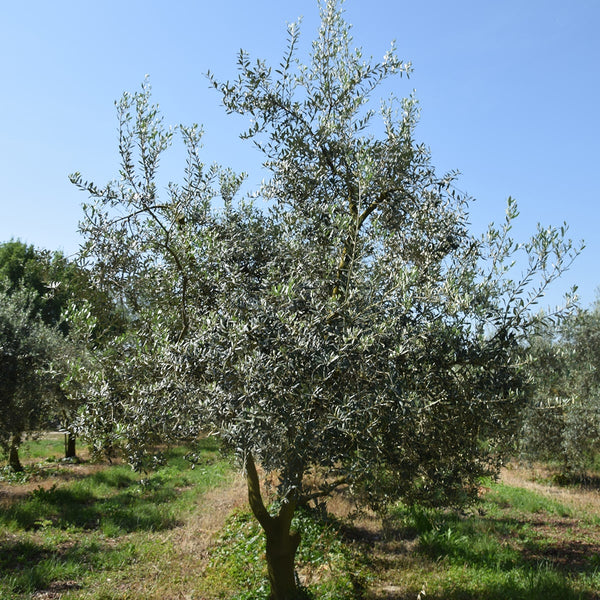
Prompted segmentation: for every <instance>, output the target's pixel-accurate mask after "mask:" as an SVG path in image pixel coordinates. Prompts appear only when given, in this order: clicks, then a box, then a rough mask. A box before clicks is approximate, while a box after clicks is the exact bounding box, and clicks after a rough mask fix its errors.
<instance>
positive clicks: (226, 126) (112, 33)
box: [0, 0, 600, 305]
mask: <svg viewBox="0 0 600 600" xmlns="http://www.w3.org/2000/svg"><path fill="white" fill-rule="evenodd" d="M345 7H346V15H347V19H348V21H349V22H350V23H352V24H353V26H354V28H353V34H354V41H355V45H356V46H361V47H362V48H363V50H364V53H365V54H366V55H372V56H373V57H375V58H381V57H382V56H383V54H384V52H385V51H386V50H387V49H388V47H389V42H390V41H391V40H396V43H397V48H398V53H399V55H400V57H401V58H403V59H404V60H410V61H412V63H413V66H414V69H415V71H414V74H413V76H412V77H411V79H410V80H409V81H407V80H405V79H397V80H396V81H395V86H394V90H393V91H394V92H395V93H396V95H398V96H406V95H408V94H410V93H411V91H412V90H413V89H415V90H416V96H417V98H418V99H419V101H420V105H421V123H420V125H419V127H418V137H419V139H420V141H423V142H425V143H426V144H427V145H429V146H430V148H431V151H432V155H433V162H434V164H436V166H437V167H438V168H439V169H440V171H446V170H449V169H455V168H456V169H459V170H460V171H461V173H462V175H461V178H460V180H459V182H458V184H457V187H459V188H460V189H461V190H464V191H466V192H468V193H469V194H471V195H472V196H474V197H475V198H476V199H477V202H476V203H475V204H474V205H473V207H472V215H473V216H472V222H473V226H474V227H475V228H476V229H477V230H483V229H484V227H485V224H486V223H487V222H488V221H490V220H495V221H501V220H502V218H503V215H504V208H505V202H506V198H507V196H509V195H511V196H513V197H515V198H516V199H517V200H518V202H519V206H520V209H521V218H520V220H519V226H518V227H517V229H516V231H515V233H516V235H517V236H518V237H523V238H524V237H526V236H527V234H528V233H532V232H533V230H534V229H535V227H536V224H537V223H538V222H542V223H544V224H556V225H560V224H562V222H563V221H567V222H568V224H569V226H570V235H571V236H572V237H573V238H574V239H575V240H580V239H584V240H585V242H586V245H587V247H586V250H585V251H584V253H583V255H582V256H581V257H580V258H579V260H578V261H577V263H576V265H575V266H574V267H573V268H572V270H571V272H570V273H569V274H568V275H567V276H566V277H565V278H564V280H563V281H562V282H561V283H560V284H559V285H558V286H555V288H554V290H553V291H552V293H551V294H550V295H549V297H548V302H549V303H556V302H559V301H560V297H561V295H562V293H564V292H565V291H566V290H567V289H568V288H569V287H570V286H571V285H572V284H577V285H579V290H580V297H581V301H582V304H584V305H588V304H590V303H591V302H592V301H593V299H594V297H595V290H596V289H597V288H598V286H600V268H599V263H600V236H599V235H598V226H599V225H600V203H599V200H600V197H599V187H600V186H599V183H598V176H599V168H598V167H599V162H600V161H599V159H600V109H599V106H600V66H599V61H600V36H599V35H598V29H599V27H600V2H599V1H598V0H571V1H570V2H564V0H561V1H557V0H503V1H502V2H498V1H491V0H490V1H485V0H484V1H482V0H456V1H454V2H448V0H412V1H411V2H409V1H404V0H347V2H346V4H345ZM300 15H302V16H303V23H302V32H303V41H304V43H305V44H306V45H308V44H309V43H310V40H311V39H312V38H313V37H314V34H315V32H316V28H317V24H318V10H317V3H316V0H296V1H293V2H292V1H290V2H284V1H282V0H254V1H253V2H248V1H245V2H241V1H238V0H220V1H219V2H208V1H202V0H196V1H192V0H170V1H169V2H167V1H161V2H159V1H153V0H144V1H139V0H118V1H117V0H102V1H98V2H92V1H89V2H88V1H85V0H70V1H67V0H55V1H54V2H48V1H46V0H44V1H42V0H30V1H29V2H9V1H8V0H6V1H4V2H1V3H0V82H1V86H2V93H1V94H0V136H1V137H0V241H7V240H9V239H11V238H19V239H21V240H23V241H25V242H27V243H31V244H35V245H36V246H39V247H43V248H49V249H61V250H63V251H64V252H66V253H67V254H72V253H74V252H76V250H77V248H78V245H79V241H80V239H79V236H78V234H77V223H78V220H79V218H80V216H81V209H80V206H81V203H82V202H83V201H84V200H85V196H84V194H83V193H82V192H79V191H78V190H76V189H75V188H74V187H73V186H72V185H71V184H70V183H69V181H68V174H69V173H72V172H74V171H81V172H82V174H83V176H84V178H86V179H91V180H94V181H95V182H97V183H99V184H102V183H105V182H106V181H107V180H108V179H111V178H113V177H115V176H116V175H117V168H118V155H117V122H116V118H115V109H114V104H113V102H114V100H116V99H117V98H118V97H119V96H120V95H121V94H122V92H123V91H125V90H136V89H138V88H139V85H140V84H141V82H142V80H143V78H144V76H145V75H146V74H149V75H150V81H151V84H152V87H153V92H154V99H155V101H156V102H158V103H159V104H160V106H161V109H162V110H163V112H164V114H165V119H166V121H167V122H168V123H172V124H177V123H181V122H183V123H191V122H198V123H201V124H203V125H204V128H205V130H206V136H205V155H204V156H205V160H206V162H207V163H210V162H214V161H216V162H220V163H223V164H225V165H228V166H231V167H233V168H234V169H237V170H249V169H254V168H255V166H256V165H257V160H258V157H257V156H256V154H255V153H254V152H253V150H252V148H251V147H250V146H249V145H248V144H247V143H246V144H244V143H243V142H241V141H239V140H238V138H237V134H238V133H239V132H240V131H241V130H242V128H243V125H244V123H243V122H242V121H240V120H239V119H238V118H231V117H228V116H226V115H225V113H224V111H223V109H222V108H221V106H220V101H219V97H218V96H217V94H216V93H215V92H214V90H211V89H210V88H209V86H208V83H207V80H206V77H205V73H206V72H207V71H208V70H209V69H210V70H211V71H212V72H213V73H215V74H216V75H217V77H219V78H220V79H222V80H224V79H228V78H232V77H233V76H235V61H236V57H237V52H238V50H239V49H240V48H244V49H245V50H247V51H249V52H250V53H251V55H252V56H253V57H255V58H265V59H267V60H268V61H271V62H272V63H273V64H277V61H278V59H279V58H280V56H281V52H282V51H283V49H284V47H285V38H286V27H285V24H286V22H289V21H294V20H296V18H297V17H298V16H300ZM388 91H389V90H386V94H387V92H388ZM175 162H176V157H174V158H173V164H170V163H168V164H167V166H168V167H169V168H175V164H174V163H175Z"/></svg>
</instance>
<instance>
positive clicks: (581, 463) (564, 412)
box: [521, 302, 600, 478]
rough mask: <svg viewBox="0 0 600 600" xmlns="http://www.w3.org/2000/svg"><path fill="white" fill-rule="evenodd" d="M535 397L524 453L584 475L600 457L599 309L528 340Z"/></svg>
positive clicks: (525, 428)
mask: <svg viewBox="0 0 600 600" xmlns="http://www.w3.org/2000/svg"><path fill="white" fill-rule="evenodd" d="M529 351H530V353H531V356H532V362H531V367H532V368H531V375H532V385H533V389H534V397H533V401H532V403H531V405H530V406H529V408H528V409H527V411H526V419H525V422H524V426H523V436H522V440H521V442H522V452H523V454H524V456H526V457H528V458H530V459H537V460H544V461H550V462H551V463H554V464H558V466H559V468H560V475H561V476H563V477H566V478H570V477H577V478H580V477H581V476H583V475H585V472H586V469H588V468H589V467H591V466H593V464H594V461H595V459H596V457H597V456H598V453H599V452H600V304H599V303H598V302H596V303H595V305H594V306H593V307H592V308H591V309H586V310H580V311H579V312H578V313H577V314H575V315H572V316H571V317H569V318H567V319H565V320H564V321H563V322H562V323H561V324H560V325H559V326H557V327H554V328H551V329H549V330H546V331H543V332H539V333H537V334H535V335H532V336H531V338H530V347H529Z"/></svg>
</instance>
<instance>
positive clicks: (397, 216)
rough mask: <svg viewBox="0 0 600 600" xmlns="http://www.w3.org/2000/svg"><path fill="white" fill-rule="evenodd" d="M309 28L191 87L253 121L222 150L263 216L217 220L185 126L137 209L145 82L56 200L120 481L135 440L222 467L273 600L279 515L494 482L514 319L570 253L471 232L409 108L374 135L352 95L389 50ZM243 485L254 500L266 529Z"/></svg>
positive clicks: (154, 125) (212, 186) (209, 183)
mask: <svg viewBox="0 0 600 600" xmlns="http://www.w3.org/2000/svg"><path fill="white" fill-rule="evenodd" d="M320 6H321V17H322V21H321V27H320V30H319V34H318V37H317V39H316V40H315V42H314V43H313V46H312V52H311V55H310V61H309V62H308V64H306V65H303V64H302V63H300V62H299V61H298V60H297V58H296V56H297V49H296V48H297V45H298V41H299V33H298V31H299V30H298V26H297V24H294V25H291V26H290V28H289V45H288V49H287V53H286V54H285V56H284V58H283V61H282V63H281V64H280V65H278V67H277V68H276V69H271V68H270V67H268V66H267V65H266V64H265V63H263V62H262V61H257V62H256V63H252V62H251V61H250V58H249V57H248V56H247V55H246V54H245V53H244V52H241V53H240V58H239V61H238V68H239V77H238V78H237V79H236V80H235V81H233V82H226V83H219V82H218V81H216V80H215V79H212V81H213V84H214V86H215V87H216V88H217V90H218V91H219V92H220V93H221V95H222V98H223V102H224V105H225V107H226V109H227V110H228V111H230V112H238V113H241V114H244V115H248V116H250V117H251V119H252V124H251V127H250V129H249V130H248V131H247V132H246V133H245V134H244V136H243V137H246V138H252V139H253V140H254V141H255V143H256V145H257V147H258V148H259V150H260V151H262V152H263V154H264V157H265V161H264V165H265V167H266V168H267V169H268V170H269V171H270V173H271V178H270V180H269V181H268V182H267V183H266V184H265V185H264V186H262V187H261V189H260V191H259V193H258V196H259V198H260V199H261V200H264V201H265V202H267V203H268V209H264V210H261V209H260V208H259V207H258V205H255V204H253V203H252V202H251V201H234V198H235V193H236V191H237V189H238V188H239V185H240V183H241V178H240V177H236V176H235V175H234V174H232V173H230V172H228V171H225V170H222V169H218V168H216V167H213V168H211V169H206V168H204V166H203V165H202V163H201V161H200V159H199V153H198V146H199V129H198V128H196V127H191V128H185V127H182V128H180V132H181V134H182V136H183V139H184V142H185V144H186V147H187V151H188V160H187V166H186V170H185V175H184V183H183V184H182V185H181V186H177V185H175V184H170V185H169V187H168V190H167V193H166V195H165V197H161V198H159V193H158V188H157V184H156V170H157V167H158V162H159V158H160V155H161V153H162V152H163V151H165V150H166V149H167V147H168V146H169V145H170V144H171V142H172V139H173V137H172V136H173V132H172V130H170V129H166V128H165V127H164V126H163V124H162V119H161V117H160V115H159V113H158V111H157V109H156V107H154V106H153V105H152V104H151V103H150V89H149V86H148V84H147V83H146V84H144V86H143V88H142V90H141V91H140V92H138V93H135V94H125V95H124V96H123V98H122V99H121V101H120V102H119V103H118V104H117V108H118V115H119V121H120V139H119V148H120V153H121V158H122V166H121V171H120V175H121V178H120V180H119V181H116V182H112V183H109V184H108V185H107V186H105V187H98V186H96V185H94V184H91V183H86V182H84V181H83V180H82V178H81V176H80V175H79V174H75V175H73V177H72V179H73V181H74V182H75V183H76V184H78V185H79V186H80V187H81V188H83V189H84V190H86V191H87V192H88V193H89V195H90V197H91V201H90V203H89V204H87V205H86V206H85V207H84V208H85V220H84V222H83V224H82V229H83V230H84V232H85V233H86V234H87V247H86V252H87V254H88V255H89V256H92V257H94V264H95V265H96V271H95V273H96V277H97V279H98V281H99V282H101V283H102V284H103V285H105V284H110V285H111V286H113V289H115V294H119V296H120V297H122V298H124V302H125V304H126V306H127V307H128V309H129V310H130V311H131V316H132V322H133V323H135V328H134V329H132V331H131V333H130V336H131V337H129V339H128V340H127V344H126V345H125V346H123V352H121V353H120V355H119V356H120V357H121V359H122V357H123V356H125V355H127V362H128V363H129V367H128V369H129V370H130V373H134V374H135V376H134V377H132V378H130V379H128V381H129V382H130V384H129V386H128V390H127V394H124V395H122V396H120V397H119V399H118V402H117V403H118V406H119V410H118V411H115V410H114V402H113V401H114V399H115V395H114V394H113V395H111V394H110V391H109V388H110V385H109V384H108V382H107V381H106V380H103V379H102V378H100V379H99V380H98V381H96V382H95V384H94V394H95V396H96V397H97V398H99V399H100V401H99V403H98V404H97V405H98V406H101V405H102V400H105V401H106V402H105V404H104V405H105V406H112V407H113V410H112V412H111V413H110V415H111V416H110V419H112V418H114V415H115V414H118V419H119V420H120V423H119V424H118V426H117V427H113V428H111V431H115V430H116V431H118V432H119V435H120V436H121V440H122V441H123V442H124V444H126V445H128V447H129V449H130V451H132V455H133V456H134V458H137V459H139V457H140V454H139V452H140V449H141V448H143V443H144V441H145V440H153V439H156V438H155V437H154V436H159V435H160V436H164V437H167V438H168V437H180V436H191V435H193V434H194V433H196V432H199V431H201V430H202V429H204V430H206V429H210V430H211V431H214V432H216V433H218V434H219V436H220V437H221V439H222V440H223V443H224V445H225V446H226V447H228V448H231V449H232V450H233V451H234V452H235V453H236V454H237V456H238V457H239V459H240V461H241V462H242V463H243V465H244V467H245V471H246V475H247V483H248V494H249V502H250V506H251V508H252V511H253V513H254V515H255V516H256V518H257V520H258V521H259V522H260V524H261V526H262V527H263V529H264V531H265V535H266V540H267V552H266V559H267V567H268V576H269V581H270V585H271V596H272V598H275V599H278V600H279V599H287V598H294V597H296V596H297V594H298V589H297V585H296V579H295V575H294V556H295V552H296V549H297V547H298V544H299V542H300V532H296V531H293V530H291V522H292V517H293V515H294V512H295V511H296V509H297V507H299V506H301V505H306V504H308V503H310V502H313V501H316V500H319V499H322V498H326V497H327V496H328V495H329V494H331V493H332V491H333V490H335V489H338V488H340V487H343V488H345V489H346V490H348V491H349V492H350V493H352V494H354V496H355V498H357V500H359V501H362V502H366V503H369V504H371V505H372V506H375V507H382V506H385V505H386V504H388V503H389V502H393V501H395V500H397V499H403V500H404V501H407V502H415V501H418V502H422V503H429V504H442V505H449V504H460V503H463V502H466V501H468V500H469V499H470V498H473V497H474V495H475V493H476V490H477V487H478V483H479V479H480V477H481V476H483V475H489V474H492V475H493V474H495V473H496V472H497V469H498V466H499V464H500V463H501V460H502V456H503V452H504V451H505V449H506V447H507V444H508V443H509V442H511V441H512V439H513V435H514V433H515V432H516V431H517V423H518V414H519V411H520V409H521V407H522V404H523V398H524V385H523V384H524V380H523V376H524V372H523V369H522V364H521V362H520V357H521V356H522V352H521V351H520V350H521V347H520V344H521V342H522V339H523V336H524V335H525V333H526V332H527V331H528V330H529V329H530V328H531V327H533V326H534V324H535V323H536V322H537V321H538V320H539V318H540V317H538V316H536V315H534V314H532V311H531V309H532V307H533V306H534V305H535V302H536V301H537V299H538V298H539V296H540V295H541V294H542V293H543V291H544V289H545V288H546V286H547V285H548V284H549V283H550V282H551V281H552V280H553V279H555V278H556V277H557V276H558V275H559V274H560V273H561V272H562V271H563V270H564V269H565V268H567V266H568V264H569V262H570V260H571V259H572V258H573V256H574V255H575V254H576V251H574V250H573V248H572V245H571V244H570V242H568V241H565V240H564V233H565V231H564V229H563V230H554V229H552V228H549V229H542V228H540V229H539V230H538V232H537V234H536V235H535V236H534V237H533V238H532V239H531V240H530V241H529V242H528V243H525V244H517V243H515V242H514V241H513V240H512V239H511V237H510V229H511V224H512V221H513V219H514V218H515V217H516V216H517V214H518V213H517V209H516V205H515V203H514V201H512V200H509V203H508V209H507V215H506V221H505V223H504V224H503V225H502V226H501V227H499V228H497V227H495V226H493V225H492V226H491V227H490V228H489V230H488V231H487V232H486V234H485V235H483V236H482V237H477V236H474V235H473V234H472V233H470V232H469V230H468V213H467V208H468V198H465V197H463V196H462V195H461V194H459V193H457V192H456V190H455V189H454V187H453V180H454V175H453V174H449V175H444V176H438V175H437V174H436V172H435V169H434V168H433V166H432V165H431V164H430V156H429V153H428V151H427V149H426V147H424V146H423V145H420V144H417V143H416V142H415V140H414V128H415V124H416V117H417V107H416V102H415V100H414V98H412V97H411V98H408V99H405V100H403V101H400V102H396V101H394V100H392V101H390V102H389V103H386V104H384V105H383V108H382V110H381V117H382V120H381V125H380V126H375V125H373V119H374V116H375V112H374V111H373V110H371V109H370V108H369V101H370V100H371V96H372V95H373V93H374V92H375V90H376V89H377V88H378V86H379V85H380V84H381V83H382V82H383V81H384V80H386V79H387V78H388V77H390V76H392V75H408V74H409V73H410V65H409V64H407V63H404V62H402V61H400V60H399V59H398V58H397V57H396V55H395V52H394V49H393V48H392V49H391V50H390V51H389V52H388V53H387V54H386V55H385V56H384V59H383V61H382V62H380V63H376V64H373V63H371V62H369V61H365V60H364V59H363V57H362V55H361V52H360V50H353V49H352V40H351V36H350V31H349V26H348V25H347V24H346V23H345V22H344V19H343V14H342V10H341V5H340V4H339V3H337V2H335V1H333V0H331V1H328V2H323V3H321V5H320ZM376 134H377V135H376ZM219 196H220V197H221V199H222V201H223V204H222V206H223V208H222V209H219V208H218V204H213V203H214V201H215V199H216V198H218V197H219ZM519 252H522V253H523V256H524V259H525V261H524V264H525V270H524V273H523V274H522V277H521V278H517V279H515V278H514V276H513V273H512V272H511V268H510V264H511V261H512V260H513V257H514V256H515V254H516V253H519ZM92 417H93V418H91V419H90V421H91V423H92V425H93V424H96V425H101V424H102V422H103V421H104V418H103V417H102V416H100V418H98V415H93V416H92ZM92 429H93V428H92ZM96 429H100V427H97V428H96ZM94 435H97V432H96V431H94ZM133 450H135V454H134V453H133ZM257 463H260V466H261V467H262V471H263V473H264V475H265V476H267V477H268V478H269V479H270V480H271V481H275V484H274V488H273V494H274V498H273V500H274V502H273V504H272V505H271V507H268V506H267V503H266V502H265V500H264V499H263V497H262V495H261V491H260V487H259V470H258V469H257Z"/></svg>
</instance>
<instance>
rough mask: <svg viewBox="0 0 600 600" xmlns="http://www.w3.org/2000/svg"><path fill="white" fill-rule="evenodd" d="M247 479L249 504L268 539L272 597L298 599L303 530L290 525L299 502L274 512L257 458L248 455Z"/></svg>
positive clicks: (285, 503) (282, 599) (274, 598)
mask: <svg viewBox="0 0 600 600" xmlns="http://www.w3.org/2000/svg"><path fill="white" fill-rule="evenodd" d="M246 482H247V484H248V500H249V503H250V508H251V509H252V512H253V514H254V516H255V517H256V519H257V520H258V522H259V523H260V525H261V526H262V528H263V530H264V532H265V537H266V541H267V552H266V557H267V572H268V577H269V584H270V586H271V594H270V600H298V598H300V592H299V590H298V586H297V585H296V573H295V569H294V561H295V557H296V551H297V550H298V545H299V544H300V533H299V532H297V531H294V530H292V529H291V524H292V518H293V516H294V512H295V510H296V503H295V502H294V501H291V500H288V501H287V502H284V503H283V504H282V505H281V508H280V509H279V513H278V514H277V515H276V516H271V515H270V514H269V512H268V511H267V509H266V508H265V505H264V503H263V500H262V496H261V493H260V483H259V480H258V474H257V472H256V466H255V464H254V459H253V458H252V456H251V455H250V454H248V455H247V457H246Z"/></svg>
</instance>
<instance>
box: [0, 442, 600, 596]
mask: <svg viewBox="0 0 600 600" xmlns="http://www.w3.org/2000/svg"><path fill="white" fill-rule="evenodd" d="M57 443H58V451H57ZM55 452H56V453H57V454H58V456H60V455H61V452H62V440H57V439H50V440H47V441H46V440H39V441H37V442H35V444H33V445H29V446H28V447H27V450H24V452H23V458H24V459H25V461H26V462H27V465H28V466H27V468H28V469H29V472H30V478H29V479H28V480H27V481H20V482H16V481H12V482H11V481H10V480H4V481H3V482H2V483H0V503H1V506H2V510H1V511H0V598H2V599H6V600H25V599H28V600H29V599H32V600H52V599H58V598H61V599H64V600H117V599H118V600H133V599H135V600H139V599H141V600H144V599H146V600H151V599H152V600H156V599H158V598H163V599H165V600H174V599H176V598H189V599H195V600H216V599H219V598H221V599H232V600H265V599H266V598H267V595H268V592H267V585H266V574H265V564H264V552H265V550H264V540H263V536H262V533H261V531H260V529H259V527H258V526H257V524H256V522H255V520H254V519H253V518H252V516H251V515H250V513H249V512H248V510H247V509H246V506H245V490H244V486H243V481H241V480H240V479H239V478H237V477H236V475H235V471H234V469H233V468H232V466H231V465H230V464H229V463H228V461H226V460H224V459H223V458H222V457H221V455H220V454H219V453H218V449H217V447H216V445H215V443H214V441H212V440H204V441H203V442H202V447H201V448H200V451H199V454H198V456H197V462H196V464H195V468H192V466H191V464H190V463H189V462H188V460H186V458H185V455H186V453H187V450H186V449H184V448H175V449H171V450H169V451H168V452H166V453H165V461H164V463H163V464H162V465H161V466H160V467H159V468H157V470H156V471H154V472H152V473H149V474H145V475H144V476H143V477H140V476H139V475H136V474H135V473H133V472H132V471H131V470H130V469H129V468H128V467H126V466H124V465H118V464H115V465H103V466H98V465H92V464H89V463H86V464H82V465H68V464H63V463H60V461H59V462H56V463H54V462H48V461H47V459H48V458H49V457H52V456H54V454H53V453H55ZM36 469H37V470H36ZM517 475H518V473H517V474H515V473H513V474H512V475H511V478H510V479H505V481H504V482H500V483H488V484H487V488H488V489H487V491H486V493H485V495H484V497H483V499H482V501H481V503H480V504H479V505H477V506H475V507H473V508H472V509H469V510H468V511H466V512H457V511H444V510H432V509H424V508H415V507H407V506H401V505H399V506H396V507H395V508H394V509H393V510H392V511H391V512H390V514H389V515H388V517H387V518H386V522H385V527H382V524H381V522H380V521H378V520H377V519H376V518H374V517H372V516H371V517H368V516H363V517H361V518H360V519H358V520H357V519H350V518H341V517H340V518H339V519H336V518H333V517H332V518H328V519H326V520H323V519H322V518H320V517H319V516H318V515H316V514H314V513H312V512H310V511H302V512H299V513H298V515H297V517H296V521H295V526H296V527H297V528H298V529H299V530H300V531H302V534H303V535H302V543H301V546H300V548H299V551H298V555H297V567H298V574H299V579H300V582H301V584H302V585H303V586H304V589H305V591H306V597H307V598H315V599H317V598H318V599H319V600H351V599H359V598H360V599H363V600H384V599H387V600H407V599H411V600H415V599H416V598H417V595H418V594H419V593H420V592H425V593H426V595H423V593H422V594H421V597H422V598H424V599H425V600H432V599H433V600H468V599H473V600H475V599H484V600H485V599H490V600H495V599H503V600H504V599H533V600H536V599H539V600H542V599H543V600H554V599H557V600H558V599H561V600H563V599H564V600H570V599H576V598H577V599H583V600H593V599H600V506H598V503H597V501H596V504H595V505H593V506H592V507H591V508H590V504H589V502H588V500H589V498H592V497H593V496H589V497H587V496H586V501H585V502H583V501H580V500H577V499H575V500H577V501H575V500H574V497H573V494H575V492H574V491H573V490H572V489H571V488H569V490H567V491H566V492H565V491H564V490H559V489H558V488H556V487H549V486H546V487H543V488H542V486H538V488H539V489H538V488H535V489H528V486H529V487H531V486H535V485H537V484H534V483H530V482H528V481H526V480H525V479H522V480H519V479H518V478H517ZM508 480H510V481H511V483H510V484H508V483H506V481H508ZM540 490H541V491H540ZM559 491H560V494H559V493H558V492H559ZM563 492H564V494H569V496H566V495H564V494H563ZM586 493H587V492H586ZM561 494H562V495H561ZM567 500H569V501H567ZM339 514H341V512H340V513H339Z"/></svg>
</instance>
